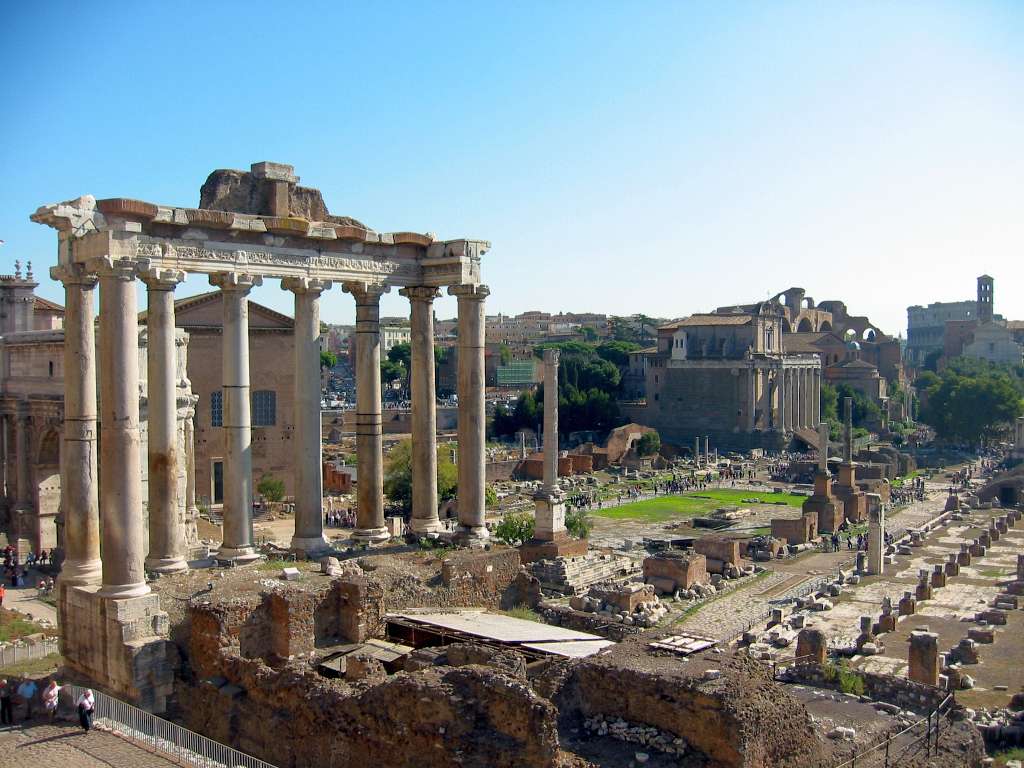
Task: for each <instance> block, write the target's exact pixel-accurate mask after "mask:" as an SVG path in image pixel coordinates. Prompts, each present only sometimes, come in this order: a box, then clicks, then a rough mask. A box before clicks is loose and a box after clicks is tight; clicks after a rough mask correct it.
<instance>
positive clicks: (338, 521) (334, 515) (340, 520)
mask: <svg viewBox="0 0 1024 768" xmlns="http://www.w3.org/2000/svg"><path fill="white" fill-rule="evenodd" d="M355 526H356V516H355V513H354V512H353V511H352V508H351V507H349V508H348V509H346V510H338V511H337V512H333V511H331V510H328V511H327V512H324V527H325V528H355Z"/></svg>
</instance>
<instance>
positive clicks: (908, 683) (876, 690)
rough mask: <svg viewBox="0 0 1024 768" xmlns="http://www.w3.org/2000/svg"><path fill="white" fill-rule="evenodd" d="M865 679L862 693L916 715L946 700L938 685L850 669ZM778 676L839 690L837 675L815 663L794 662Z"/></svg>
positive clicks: (787, 679)
mask: <svg viewBox="0 0 1024 768" xmlns="http://www.w3.org/2000/svg"><path fill="white" fill-rule="evenodd" d="M851 671H852V672H854V673H856V674H857V675H859V676H860V677H861V679H863V680H864V693H865V695H866V696H868V697H869V698H871V699H874V700H875V701H884V702H886V703H888V704H895V705H896V706H897V707H899V708H900V709H908V710H910V711H911V712H916V713H917V714H919V715H927V714H928V713H929V712H932V711H933V710H934V709H935V708H936V707H938V706H939V705H940V704H941V703H942V702H943V701H945V699H946V696H947V695H948V694H947V692H946V691H944V690H942V689H941V688H933V687H932V686H930V685H922V684H921V683H915V682H913V681H912V680H907V679H906V678H904V677H895V676H893V675H879V674H876V673H874V672H862V671H860V670H851ZM780 679H781V680H783V681H784V682H787V683H799V684H801V685H810V686H812V687H814V688H828V689H829V690H835V691H837V690H839V680H838V678H834V679H830V675H829V672H828V668H827V667H822V666H819V665H817V664H797V665H795V666H792V667H789V668H788V669H786V670H785V671H784V672H783V673H782V674H781V676H780Z"/></svg>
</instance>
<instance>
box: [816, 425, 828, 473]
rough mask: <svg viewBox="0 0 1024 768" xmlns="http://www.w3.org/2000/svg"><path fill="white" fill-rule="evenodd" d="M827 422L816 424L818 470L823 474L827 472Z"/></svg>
mask: <svg viewBox="0 0 1024 768" xmlns="http://www.w3.org/2000/svg"><path fill="white" fill-rule="evenodd" d="M828 433H829V429H828V424H827V423H825V422H821V423H819V424H818V472H820V473H822V474H823V475H827V474H828V438H829V434H828Z"/></svg>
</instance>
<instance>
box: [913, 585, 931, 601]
mask: <svg viewBox="0 0 1024 768" xmlns="http://www.w3.org/2000/svg"><path fill="white" fill-rule="evenodd" d="M915 597H916V598H917V600H931V599H932V587H931V585H930V584H918V585H917V589H916V594H915Z"/></svg>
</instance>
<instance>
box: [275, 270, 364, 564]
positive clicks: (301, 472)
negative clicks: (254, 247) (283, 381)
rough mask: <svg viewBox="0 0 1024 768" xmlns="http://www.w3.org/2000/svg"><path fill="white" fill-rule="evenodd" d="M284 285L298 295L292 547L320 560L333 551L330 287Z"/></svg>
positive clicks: (302, 280) (294, 280)
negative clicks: (326, 354) (328, 442)
mask: <svg viewBox="0 0 1024 768" xmlns="http://www.w3.org/2000/svg"><path fill="white" fill-rule="evenodd" d="M281 287H282V288H283V289H285V290H288V291H291V292H292V293H294V294H295V416H294V419H295V436H294V442H295V449H294V452H293V455H294V456H295V460H294V461H293V462H292V466H293V467H294V468H295V533H294V535H293V536H292V542H291V548H292V549H294V550H296V551H298V552H304V553H305V554H306V555H307V556H310V557H315V556H316V555H319V554H322V553H323V552H325V551H326V550H327V549H329V548H330V545H329V544H328V543H327V539H326V538H325V537H324V517H323V509H322V508H323V495H324V493H323V452H322V445H321V428H320V294H321V293H323V291H325V290H328V289H330V287H331V283H330V282H329V281H324V280H315V279H311V278H308V277H288V278H285V279H284V280H282V281H281ZM360 485H362V483H360Z"/></svg>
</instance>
